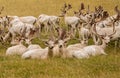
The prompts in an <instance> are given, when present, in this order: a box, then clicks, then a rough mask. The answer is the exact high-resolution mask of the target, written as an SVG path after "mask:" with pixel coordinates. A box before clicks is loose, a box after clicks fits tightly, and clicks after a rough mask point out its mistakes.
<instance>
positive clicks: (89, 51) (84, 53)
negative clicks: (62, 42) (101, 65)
mask: <svg viewBox="0 0 120 78" xmlns="http://www.w3.org/2000/svg"><path fill="white" fill-rule="evenodd" d="M93 32H94V34H96V35H97V36H98V37H99V38H100V40H101V41H102V44H101V45H89V46H86V47H84V48H82V49H80V50H77V51H75V52H73V56H74V57H76V58H78V59H82V58H89V57H90V56H96V55H101V54H103V55H107V54H106V53H105V48H106V45H107V43H108V42H110V38H111V36H112V35H113V34H115V31H114V32H112V34H110V35H105V36H103V35H99V34H97V32H96V30H94V31H93Z"/></svg>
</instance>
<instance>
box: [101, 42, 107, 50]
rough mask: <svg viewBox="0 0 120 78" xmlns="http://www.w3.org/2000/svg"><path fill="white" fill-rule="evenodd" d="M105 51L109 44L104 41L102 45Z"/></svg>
mask: <svg viewBox="0 0 120 78" xmlns="http://www.w3.org/2000/svg"><path fill="white" fill-rule="evenodd" d="M100 46H101V47H102V48H103V49H105V48H106V46H107V43H105V41H104V40H102V44H101V45H100Z"/></svg>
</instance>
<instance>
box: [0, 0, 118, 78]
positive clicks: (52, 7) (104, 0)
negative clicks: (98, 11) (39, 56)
mask: <svg viewBox="0 0 120 78" xmlns="http://www.w3.org/2000/svg"><path fill="white" fill-rule="evenodd" d="M65 2H66V3H70V4H72V6H73V9H72V10H71V11H70V13H69V15H73V11H74V10H77V9H78V8H79V6H80V3H81V2H83V3H85V6H86V7H87V5H88V4H89V5H90V8H91V10H94V7H95V6H98V5H102V6H104V8H105V9H106V10H108V11H109V13H110V14H111V15H113V14H115V12H114V7H115V5H120V1H119V0H0V7H2V6H4V7H5V9H4V11H3V12H2V15H1V16H5V15H18V16H27V15H33V16H36V17H38V16H39V15H40V14H48V15H59V14H60V8H61V7H62V5H63V4H64V3H65ZM33 43H39V44H40V46H42V47H44V45H43V43H42V42H40V41H39V40H38V39H35V40H34V41H33ZM70 43H75V41H71V42H70ZM90 43H91V42H90ZM7 46H9V45H7ZM5 51H6V48H4V47H3V46H2V45H0V78H120V51H119V48H117V50H116V51H115V50H114V43H113V42H112V43H110V44H109V46H108V47H107V48H106V52H107V53H108V55H107V56H96V57H91V58H90V59H82V60H78V59H61V58H58V57H56V58H50V59H47V60H23V59H21V57H20V56H10V57H6V56H5Z"/></svg>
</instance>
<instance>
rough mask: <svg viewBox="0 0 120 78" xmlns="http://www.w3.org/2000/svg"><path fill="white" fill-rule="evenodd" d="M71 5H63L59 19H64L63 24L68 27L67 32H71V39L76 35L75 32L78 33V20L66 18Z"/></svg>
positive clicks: (73, 17) (72, 17)
mask: <svg viewBox="0 0 120 78" xmlns="http://www.w3.org/2000/svg"><path fill="white" fill-rule="evenodd" d="M71 8H72V7H71V5H70V4H68V5H66V4H64V6H63V8H62V9H61V11H62V13H61V15H60V17H64V21H65V24H66V25H67V26H68V30H69V31H71V32H72V35H73V37H75V35H76V30H77V29H78V31H79V25H80V19H79V18H78V17H76V16H67V12H68V10H69V9H71Z"/></svg>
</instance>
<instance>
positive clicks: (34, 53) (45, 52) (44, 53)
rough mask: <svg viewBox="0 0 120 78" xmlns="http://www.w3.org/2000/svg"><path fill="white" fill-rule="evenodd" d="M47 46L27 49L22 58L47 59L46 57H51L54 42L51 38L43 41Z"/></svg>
mask: <svg viewBox="0 0 120 78" xmlns="http://www.w3.org/2000/svg"><path fill="white" fill-rule="evenodd" d="M45 44H46V45H47V46H48V47H46V48H44V49H33V50H29V51H27V52H26V53H24V54H23V55H22V58H23V59H28V58H30V59H47V58H48V57H53V50H54V47H55V42H54V41H53V40H48V41H47V42H45Z"/></svg>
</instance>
